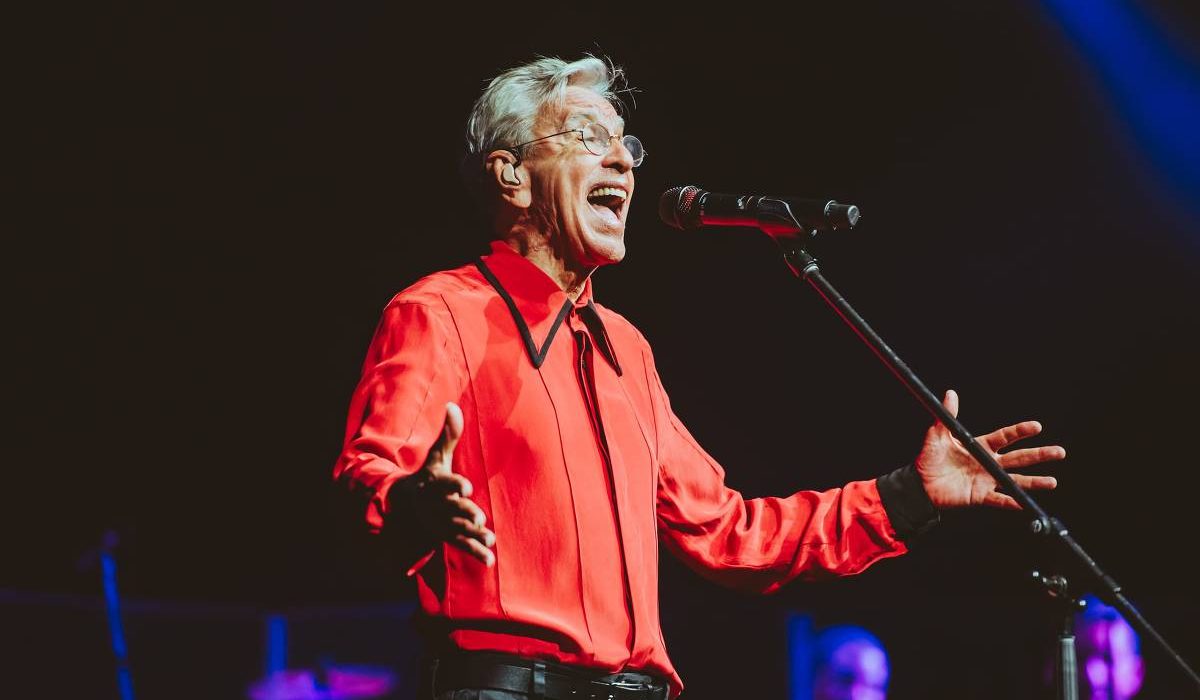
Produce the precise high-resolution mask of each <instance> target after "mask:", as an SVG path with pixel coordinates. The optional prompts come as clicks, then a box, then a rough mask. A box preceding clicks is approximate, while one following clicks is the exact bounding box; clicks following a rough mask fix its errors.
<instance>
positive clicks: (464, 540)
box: [449, 535, 496, 567]
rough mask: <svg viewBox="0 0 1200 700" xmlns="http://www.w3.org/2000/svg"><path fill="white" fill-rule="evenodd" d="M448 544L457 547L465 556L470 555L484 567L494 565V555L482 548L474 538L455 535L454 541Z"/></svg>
mask: <svg viewBox="0 0 1200 700" xmlns="http://www.w3.org/2000/svg"><path fill="white" fill-rule="evenodd" d="M449 542H450V544H451V545H453V546H455V547H458V548H459V549H461V550H463V551H464V552H466V553H467V554H470V555H471V556H473V557H475V558H476V559H478V560H479V561H481V562H483V565H484V566H488V567H490V566H492V565H494V564H495V563H496V555H495V554H493V553H492V550H490V549H488V548H487V547H484V546H483V544H482V543H481V542H480V541H479V540H477V539H475V538H474V537H467V536H466V535H455V536H454V539H452V540H449Z"/></svg>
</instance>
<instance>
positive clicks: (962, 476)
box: [916, 389, 1067, 510]
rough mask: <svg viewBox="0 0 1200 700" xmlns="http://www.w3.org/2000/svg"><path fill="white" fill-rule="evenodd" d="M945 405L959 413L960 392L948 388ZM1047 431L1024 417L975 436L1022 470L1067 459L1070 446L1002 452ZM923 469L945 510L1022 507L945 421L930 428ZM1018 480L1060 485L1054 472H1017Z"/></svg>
mask: <svg viewBox="0 0 1200 700" xmlns="http://www.w3.org/2000/svg"><path fill="white" fill-rule="evenodd" d="M942 405H944V406H945V407H946V410H948V411H949V412H950V415H953V416H958V394H957V393H956V392H955V391H954V390H953V389H951V390H949V391H947V392H946V396H945V398H944V399H943V400H942ZM1040 432H1042V424H1041V423H1038V422H1037V421H1032V420H1030V421H1023V422H1021V423H1016V424H1014V425H1009V426H1006V427H1004V428H1000V429H999V430H995V431H993V432H990V433H988V434H987V435H983V436H981V437H977V438H975V441H976V442H978V443H979V444H981V445H982V446H983V447H984V448H986V449H987V450H988V452H990V453H991V454H992V456H993V457H995V459H996V461H997V462H998V463H999V464H1000V466H1001V467H1003V468H1004V469H1006V470H1007V469H1021V468H1022V467H1029V466H1032V465H1035V464H1041V463H1043V462H1051V461H1056V460H1060V459H1063V458H1065V457H1066V456H1067V451H1066V450H1064V449H1063V448H1062V447H1059V446H1058V445H1049V446H1046V447H1028V448H1023V449H1019V450H1012V451H1010V452H1005V453H1001V452H1000V450H1002V449H1004V448H1006V447H1008V446H1009V445H1012V444H1013V443H1015V442H1017V441H1019V440H1024V439H1025V438H1027V437H1032V436H1034V435H1037V434H1038V433H1040ZM916 466H917V473H918V474H919V475H920V476H921V482H922V483H923V484H924V485H925V492H926V493H928V494H929V500H930V501H932V502H933V505H934V506H935V507H937V508H939V509H941V508H961V507H964V506H975V505H983V506H991V507H995V508H1007V509H1010V510H1019V509H1020V508H1021V506H1020V505H1019V504H1018V503H1017V502H1016V500H1014V499H1013V498H1012V496H1009V495H1007V494H1004V493H1001V492H999V491H997V490H996V480H995V479H993V478H992V475H991V474H989V473H988V472H987V470H986V469H984V468H983V466H982V465H980V464H979V462H978V461H976V460H975V458H974V457H972V456H971V454H970V453H969V452H967V449H966V448H965V447H963V444H962V443H961V442H959V441H958V440H957V439H956V438H955V437H954V436H953V435H951V434H950V430H949V429H948V428H946V426H944V425H942V423H941V422H938V423H935V424H934V425H933V426H932V427H930V428H929V431H928V432H926V433H925V444H924V445H923V446H922V447H921V454H919V455H918V456H917V464H916ZM1012 478H1013V481H1015V482H1016V483H1017V485H1018V486H1020V487H1021V488H1022V489H1025V490H1027V491H1039V490H1046V489H1052V488H1054V487H1055V486H1057V485H1058V482H1057V480H1056V479H1055V478H1054V477H1051V476H1029V475H1025V474H1013V475H1012Z"/></svg>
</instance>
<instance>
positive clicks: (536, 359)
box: [475, 258, 572, 368]
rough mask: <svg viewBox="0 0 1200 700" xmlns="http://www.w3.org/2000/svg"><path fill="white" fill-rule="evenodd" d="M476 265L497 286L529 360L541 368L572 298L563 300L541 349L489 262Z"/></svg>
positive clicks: (478, 261)
mask: <svg viewBox="0 0 1200 700" xmlns="http://www.w3.org/2000/svg"><path fill="white" fill-rule="evenodd" d="M475 267H478V268H479V272H480V273H481V274H482V275H483V278H484V279H486V280H487V281H488V283H490V284H491V285H492V286H493V287H495V288H496V292H497V293H499V294H500V298H501V299H503V300H504V303H505V304H506V305H507V306H508V310H509V312H510V313H511V314H512V317H513V320H514V321H516V323H517V330H518V331H520V332H521V338H523V339H524V340H525V350H526V351H527V352H528V353H529V361H530V362H532V363H533V366H534V367H535V368H541V366H542V363H543V362H545V361H546V353H547V352H549V350H550V343H551V342H553V341H554V334H556V333H558V328H559V326H561V325H562V322H563V320H565V319H566V318H567V314H569V313H571V306H572V304H571V300H570V299H568V300H566V301H565V302H563V307H562V310H561V311H559V312H558V317H557V318H555V319H554V325H552V326H550V332H549V333H547V334H546V342H544V343H542V348H541V349H540V350H539V349H538V347H537V345H535V344H534V342H533V334H532V333H530V332H529V324H528V323H525V317H524V316H522V315H521V312H520V311H518V310H517V304H516V302H514V301H513V298H512V296H510V295H509V293H508V290H506V289H505V288H504V287H503V286H502V285H501V284H500V280H498V279H496V275H494V274H492V271H491V270H489V269H488V266H487V263H485V262H484V261H483V258H480V259H478V260H476V261H475Z"/></svg>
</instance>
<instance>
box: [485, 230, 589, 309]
mask: <svg viewBox="0 0 1200 700" xmlns="http://www.w3.org/2000/svg"><path fill="white" fill-rule="evenodd" d="M504 242H505V243H506V244H508V246H509V247H510V248H512V249H513V250H515V251H516V252H517V253H518V254H520V255H521V257H523V258H525V259H526V260H528V261H529V262H531V263H533V264H534V265H536V266H537V267H538V269H540V270H541V271H542V272H545V273H546V275H547V276H549V277H550V279H552V280H554V281H555V282H556V283H558V286H559V288H561V289H562V290H563V293H564V294H566V295H567V297H568V298H569V299H570V300H571V301H572V302H574V301H575V300H577V299H579V295H580V294H582V293H583V288H584V287H585V286H586V285H587V281H588V278H589V277H591V276H592V273H593V272H595V271H596V268H595V267H578V266H573V265H570V264H568V262H567V260H566V258H565V257H564V256H563V255H562V254H561V252H560V251H557V250H555V249H554V247H553V246H551V245H549V244H548V243H545V242H541V241H530V240H529V239H528V238H520V237H518V238H506V239H505V240H504Z"/></svg>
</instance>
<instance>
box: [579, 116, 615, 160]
mask: <svg viewBox="0 0 1200 700" xmlns="http://www.w3.org/2000/svg"><path fill="white" fill-rule="evenodd" d="M610 144H612V134H610V133H608V129H606V128H604V126H603V125H602V124H597V123H595V122H592V123H591V124H588V125H587V126H585V127H584V128H583V146H584V148H586V149H588V153H591V154H592V155H596V156H603V155H607V154H608V149H609V147H610Z"/></svg>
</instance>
